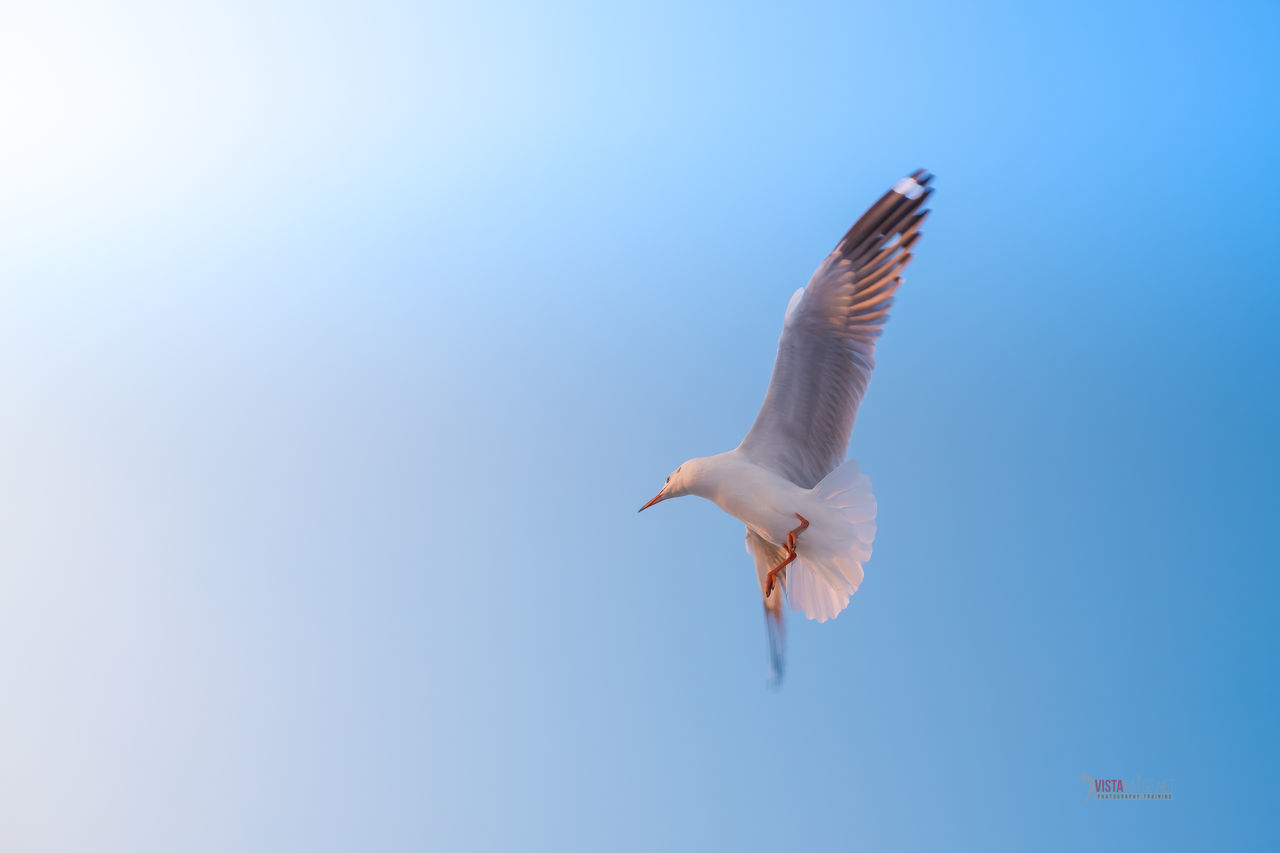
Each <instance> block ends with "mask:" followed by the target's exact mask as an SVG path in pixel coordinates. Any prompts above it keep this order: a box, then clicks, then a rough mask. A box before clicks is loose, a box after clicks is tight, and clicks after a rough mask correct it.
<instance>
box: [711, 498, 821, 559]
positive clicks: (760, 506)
mask: <svg viewBox="0 0 1280 853" xmlns="http://www.w3.org/2000/svg"><path fill="white" fill-rule="evenodd" d="M791 491H793V492H794V493H792V494H778V495H760V496H746V495H735V496H732V497H730V498H729V499H728V500H725V501H723V502H721V501H717V503H719V504H720V508H721V509H723V510H724V511H725V512H727V513H729V514H730V515H732V516H733V517H734V518H736V519H738V520H739V521H741V522H742V523H743V524H745V525H746V526H747V527H749V528H751V529H752V530H753V531H755V533H756V534H758V535H759V536H760V537H761V538H763V539H767V540H768V541H770V542H772V543H773V544H775V545H785V544H786V541H787V533H788V532H789V531H791V530H793V529H795V527H796V526H797V525H798V524H800V520H799V519H798V518H796V513H801V514H802V515H806V516H807V515H810V514H812V511H811V509H810V504H811V503H812V497H811V493H810V492H809V490H808V489H801V488H800V487H799V486H796V487H794V489H793V490H791ZM806 498H808V500H806Z"/></svg>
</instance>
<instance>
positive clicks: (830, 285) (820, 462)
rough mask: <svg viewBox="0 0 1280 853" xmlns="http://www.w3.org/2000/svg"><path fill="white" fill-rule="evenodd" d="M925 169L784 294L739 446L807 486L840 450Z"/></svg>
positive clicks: (894, 285) (914, 227) (915, 214)
mask: <svg viewBox="0 0 1280 853" xmlns="http://www.w3.org/2000/svg"><path fill="white" fill-rule="evenodd" d="M932 178H933V176H932V175H928V174H925V172H924V170H923V169H922V170H920V171H918V172H915V173H913V174H911V175H910V176H909V177H906V178H903V179H902V180H900V181H898V183H896V184H894V186H893V189H891V190H889V192H887V193H885V194H884V196H883V197H882V198H881V199H880V200H879V201H877V202H876V203H875V204H873V205H872V206H871V209H870V210H868V211H867V212H866V213H864V214H863V215H862V218H861V219H859V220H858V221H857V222H856V223H855V224H854V226H853V227H852V228H850V229H849V233H847V234H845V235H844V239H843V240H841V241H840V243H839V245H837V246H836V248H835V250H834V251H833V252H832V253H831V254H830V255H828V256H827V259H826V260H825V261H823V262H822V265H821V266H819V267H818V270H817V272H815V273H814V274H813V278H811V279H810V280H809V284H808V286H807V287H805V288H801V289H800V290H798V291H796V293H795V295H793V296H792V297H791V303H790V304H789V305H788V306H787V314H786V318H785V320H784V321H783V329H782V339H781V340H780V341H779V342H778V360H777V362H775V364H774V367H773V378H772V379H771V380H770V382H769V392H768V393H767V394H766V395H765V398H764V405H763V406H762V407H761V409H760V414H759V415H758V416H757V417H756V422H755V424H753V425H752V427H751V431H750V432H748V433H747V437H746V438H744V439H743V440H742V445H741V447H740V450H741V451H742V452H743V453H744V454H746V456H747V457H748V458H749V459H751V461H753V462H755V463H756V464H757V465H761V466H763V467H765V468H769V469H771V470H773V471H776V472H777V473H779V474H781V475H783V476H784V477H787V478H788V479H790V480H791V481H792V482H794V483H796V484H797V485H800V486H803V487H804V488H806V489H808V488H813V486H814V485H816V484H817V482H818V481H819V480H821V479H822V478H823V477H825V476H826V475H827V474H828V473H829V472H830V471H831V470H832V469H834V468H835V467H836V466H837V465H839V464H840V462H841V461H842V460H843V459H844V454H845V450H846V449H847V448H848V446H849V435H850V433H852V432H853V421H854V418H855V416H856V415H857V412H858V403H859V402H861V400H862V395H863V394H864V393H865V392H866V390H867V383H868V382H869V381H870V380H871V370H872V368H874V367H875V358H874V353H875V342H876V338H878V337H879V336H880V332H881V330H882V329H883V328H884V323H885V320H886V319H887V318H888V312H889V306H890V305H891V304H893V294H894V291H896V290H897V289H898V285H899V284H900V283H901V281H902V271H903V269H904V268H905V267H906V265H907V263H908V262H910V260H911V248H912V246H913V245H914V244H915V242H916V241H917V240H918V239H919V238H920V223H921V222H922V221H923V220H924V218H925V216H926V215H927V214H928V211H927V210H923V209H922V208H923V206H924V203H925V201H926V200H927V199H928V197H929V194H930V193H932V192H933V190H932V189H929V188H928V187H926V186H925V185H926V184H928V183H929V181H930V180H931V179H932Z"/></svg>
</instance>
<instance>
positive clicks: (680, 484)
mask: <svg viewBox="0 0 1280 853" xmlns="http://www.w3.org/2000/svg"><path fill="white" fill-rule="evenodd" d="M701 461H702V460H700V459H690V460H689V461H688V462H686V463H684V464H683V465H681V466H680V467H679V468H677V469H676V470H674V471H672V472H671V474H670V476H668V477H667V482H666V485H664V486H663V487H662V491H660V492H658V493H657V494H656V495H654V496H653V500H651V501H649V502H648V503H647V504H645V505H644V506H642V507H640V512H644V511H645V510H646V509H648V508H649V507H651V506H653V505H654V504H656V503H662V502H663V501H665V500H666V499H667V498H679V497H683V496H684V495H687V494H690V493H691V492H692V489H693V484H694V479H695V478H696V476H697V473H698V466H699V463H700V462H701Z"/></svg>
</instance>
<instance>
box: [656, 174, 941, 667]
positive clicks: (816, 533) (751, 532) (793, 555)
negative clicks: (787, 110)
mask: <svg viewBox="0 0 1280 853" xmlns="http://www.w3.org/2000/svg"><path fill="white" fill-rule="evenodd" d="M932 177H933V176H932V175H928V174H926V173H925V172H924V170H923V169H922V170H920V171H917V172H914V173H912V174H911V175H909V176H908V177H905V178H903V179H902V180H900V181H898V182H897V183H896V184H894V185H893V188H892V189H891V190H889V192H887V193H885V194H884V196H882V197H881V198H880V200H879V201H877V202H876V203H875V204H873V205H872V206H871V208H870V209H869V210H868V211H867V212H866V213H864V214H863V215H862V218H860V219H859V220H858V221H857V222H856V223H855V224H854V226H853V227H852V228H850V229H849V232H848V233H847V234H845V235H844V239H842V240H841V241H840V243H839V244H838V245H837V246H836V248H835V250H834V251H832V253H831V254H830V255H828V256H827V258H826V260H824V261H823V262H822V264H821V265H820V266H819V267H818V269H817V272H815V273H814V274H813V277H812V278H811V279H809V284H808V286H806V287H802V288H800V289H799V290H797V291H796V292H795V294H793V295H792V297H791V301H790V302H789V303H788V304H787V311H786V314H785V316H784V317H783V322H782V338H781V339H780V340H779V342H778V360H777V362H776V363H775V364H774V367H773V378H772V379H771V380H770V382H769V391H768V393H767V394H766V395H765V398H764V405H763V406H762V407H761V409H760V414H759V415H758V416H757V417H756V422H755V423H754V424H753V425H752V427H751V431H750V432H748V433H747V436H746V438H744V439H743V440H742V443H741V444H740V445H738V446H737V447H736V448H734V449H733V450H730V451H729V452H727V453H720V454H717V455H715V456H706V457H701V458H697V459H690V460H689V461H688V462H685V463H684V464H683V465H681V466H680V467H678V468H676V470H675V471H673V472H672V473H671V476H669V477H667V482H666V485H664V486H663V487H662V491H660V492H658V494H657V495H656V496H655V497H654V498H653V500H651V501H649V502H648V503H647V504H645V505H644V506H642V507H641V508H640V509H641V511H644V510H646V509H648V508H649V507H651V506H653V505H654V504H656V503H659V502H660V501H665V500H667V499H668V498H677V497H681V496H683V495H697V496H698V497H701V498H706V499H707V500H710V501H713V502H714V503H715V504H716V505H717V506H719V507H720V508H721V509H723V510H724V511H725V512H727V513H729V514H730V515H732V516H733V517H734V518H737V519H739V520H740V521H742V522H743V523H744V524H746V526H747V553H748V554H750V555H751V556H752V558H753V559H754V560H755V564H756V575H757V577H758V579H759V581H760V594H761V596H762V597H763V599H764V609H765V622H766V625H767V627H768V629H769V649H770V655H771V660H772V664H773V672H774V677H775V678H777V677H780V676H781V673H782V653H783V639H784V635H783V615H782V598H783V594H784V591H785V594H786V598H787V599H788V601H790V603H791V607H792V608H793V609H796V610H800V611H802V612H803V613H804V615H805V616H807V617H809V618H810V619H816V620H817V621H819V622H825V621H826V620H827V619H831V618H833V617H835V616H837V615H838V614H839V613H840V612H841V611H842V610H844V609H845V607H847V606H848V604H849V597H850V596H851V595H853V593H854V592H855V591H857V589H858V585H859V584H861V583H862V565H863V563H865V562H867V560H868V559H870V557H871V542H872V540H873V539H874V538H875V534H876V523H875V517H876V499H875V496H874V495H873V494H872V493H871V481H870V480H869V479H868V478H867V476H866V475H865V474H862V473H861V472H859V470H858V463H857V461H856V460H852V459H850V460H848V461H843V460H844V455H845V450H846V449H847V447H848V444H849V436H850V434H851V433H852V432H853V422H854V418H855V416H856V415H857V411H858V404H859V402H860V401H861V400H862V396H863V394H864V393H865V392H866V390H867V383H868V382H869V381H870V379H871V370H872V368H874V367H875V359H874V358H873V354H874V352H875V342H876V338H878V337H879V336H880V332H881V330H882V329H883V328H884V323H885V320H886V319H887V318H888V311H889V306H890V305H891V304H892V303H893V294H894V292H895V291H896V290H897V289H898V286H899V284H901V282H902V271H903V269H904V268H905V267H906V265H907V263H908V262H909V261H910V260H911V257H912V251H911V250H912V247H913V246H914V245H915V243H916V242H917V240H919V238H920V223H921V222H922V221H923V220H924V218H925V216H926V215H927V214H928V212H929V211H928V210H924V209H923V207H924V203H925V201H926V199H928V197H929V195H930V193H932V192H933V190H932V189H930V188H928V187H926V184H928V183H929V181H930V179H932Z"/></svg>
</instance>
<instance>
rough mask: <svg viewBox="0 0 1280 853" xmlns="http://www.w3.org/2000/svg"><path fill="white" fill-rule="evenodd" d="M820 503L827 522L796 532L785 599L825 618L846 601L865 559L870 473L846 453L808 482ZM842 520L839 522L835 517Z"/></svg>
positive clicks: (872, 524)
mask: <svg viewBox="0 0 1280 853" xmlns="http://www.w3.org/2000/svg"><path fill="white" fill-rule="evenodd" d="M813 491H814V495H815V497H817V498H818V500H820V501H822V502H823V504H825V507H826V508H829V509H831V510H835V512H834V513H830V514H828V520H829V521H830V520H834V523H827V524H824V525H822V526H817V525H815V526H814V527H813V528H811V529H810V530H808V531H806V532H805V533H803V534H801V538H800V546H799V549H798V550H799V555H798V556H797V558H796V560H795V562H793V563H792V564H791V565H790V566H788V567H787V577H786V590H787V599H788V600H789V601H790V602H791V606H792V608H794V609H796V610H799V611H801V612H803V613H804V615H805V616H807V617H809V618H810V619H816V620H817V621H819V622H825V621H827V620H828V619H833V618H835V617H836V616H837V615H839V613H840V611H842V610H844V609H845V608H846V607H847V606H848V605H849V597H850V596H852V595H853V594H854V593H855V592H857V590H858V586H859V585H860V584H861V583H862V564H863V563H865V562H866V561H867V560H869V559H871V543H872V540H874V539H875V536H876V498H875V495H874V494H872V492H871V479H870V478H869V477H868V476H867V475H866V474H863V473H862V472H861V471H860V470H859V469H858V463H857V461H856V460H854V459H850V460H848V461H846V462H844V463H843V464H842V465H840V466H839V467H838V468H836V469H835V470H834V471H832V472H831V473H830V474H828V475H827V476H826V477H824V478H823V479H822V481H821V482H819V483H818V485H816V486H814V488H813ZM841 522H843V523H841Z"/></svg>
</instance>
